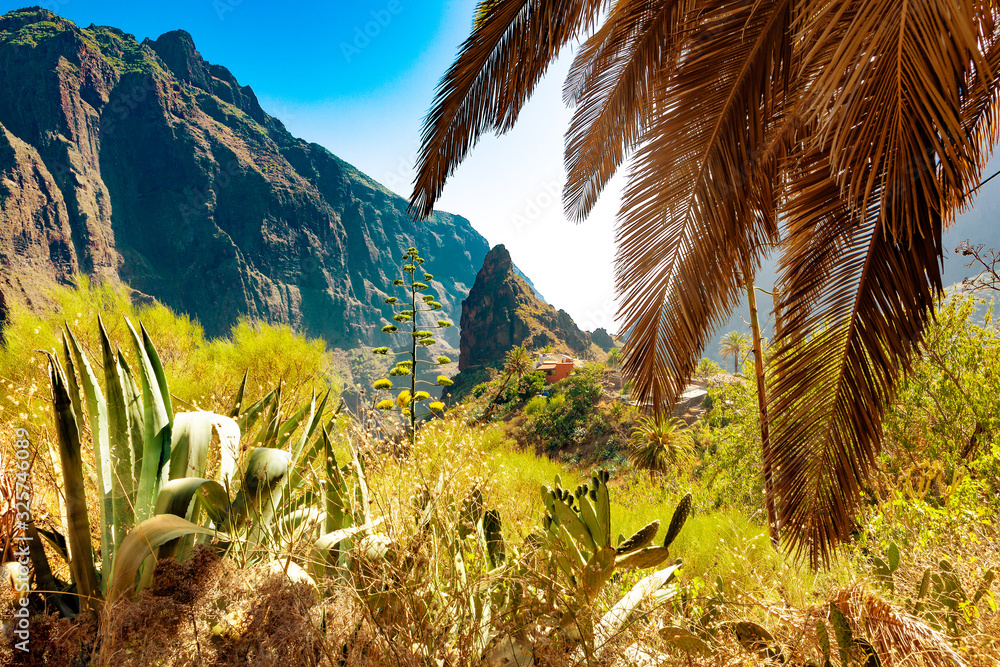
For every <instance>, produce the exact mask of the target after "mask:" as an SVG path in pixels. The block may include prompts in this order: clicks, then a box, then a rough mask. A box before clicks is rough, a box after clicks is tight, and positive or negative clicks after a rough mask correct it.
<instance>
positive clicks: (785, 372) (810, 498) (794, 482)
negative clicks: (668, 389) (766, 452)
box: [768, 151, 941, 565]
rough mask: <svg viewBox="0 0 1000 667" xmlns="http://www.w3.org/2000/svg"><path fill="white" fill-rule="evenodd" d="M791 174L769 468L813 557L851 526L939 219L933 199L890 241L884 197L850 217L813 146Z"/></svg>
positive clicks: (921, 299)
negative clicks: (904, 237)
mask: <svg viewBox="0 0 1000 667" xmlns="http://www.w3.org/2000/svg"><path fill="white" fill-rule="evenodd" d="M788 172H789V179H788V183H787V206H786V207H785V213H786V214H787V216H788V217H787V226H788V230H787V238H786V240H785V244H784V253H785V254H784V257H783V258H782V261H781V277H780V279H779V287H778V289H779V292H780V295H781V300H780V302H779V303H778V304H777V306H776V316H777V320H778V322H779V327H778V332H777V334H778V335H777V341H776V352H775V354H774V357H773V361H772V364H773V368H774V373H775V378H776V379H775V381H774V387H773V389H772V391H771V400H770V405H769V407H768V412H769V414H770V415H771V417H772V423H771V427H772V437H773V447H772V461H771V464H772V467H773V468H774V470H776V471H777V480H776V492H777V494H778V496H779V499H780V522H781V527H782V531H783V533H784V534H785V535H786V536H790V540H791V542H792V545H793V546H794V547H795V548H796V550H797V551H798V552H799V553H803V552H804V553H808V555H809V558H810V560H811V561H812V563H813V565H818V564H820V563H824V562H828V561H829V559H830V557H831V550H832V548H833V547H834V546H835V545H836V544H838V543H839V542H841V541H843V540H845V539H846V538H847V537H848V534H849V532H850V530H851V529H852V528H853V516H854V509H855V507H856V505H857V503H858V498H859V495H860V492H861V490H862V487H863V486H864V484H865V480H866V479H867V478H868V476H869V474H870V471H871V469H872V467H873V466H874V464H875V457H876V454H877V452H878V451H879V447H880V438H881V415H882V413H883V411H884V410H885V409H886V406H887V404H888V402H889V400H890V398H891V396H892V394H893V390H894V388H895V384H896V381H897V379H898V377H899V374H900V372H901V371H902V370H903V369H905V368H906V367H907V365H908V363H909V361H910V358H911V356H912V353H913V352H914V349H915V347H916V346H917V344H918V343H919V341H920V337H921V334H922V332H923V329H924V325H925V323H926V321H927V319H928V317H929V315H930V311H931V307H932V306H933V303H934V300H935V297H936V296H937V295H938V294H939V293H940V290H941V274H940V266H939V258H940V256H941V224H940V218H939V217H937V215H936V214H934V213H933V211H934V210H936V206H935V205H934V204H932V203H928V204H927V205H926V209H927V210H926V211H925V212H924V213H923V214H922V215H919V216H916V222H917V224H918V225H919V226H917V227H916V228H915V229H914V233H913V235H912V236H911V237H910V238H909V240H908V242H900V241H896V240H895V238H894V237H893V235H892V233H891V230H890V222H889V221H888V220H886V219H885V217H884V215H883V213H882V207H881V206H880V205H879V201H878V197H879V196H880V195H882V193H881V192H880V191H876V192H875V193H874V195H875V196H874V197H873V198H872V199H871V204H870V206H869V207H868V209H867V210H865V211H864V212H863V214H861V213H859V214H855V213H853V212H852V211H851V209H850V207H849V206H848V205H847V203H846V202H845V201H844V200H843V199H841V198H839V193H840V188H839V186H838V185H837V183H836V182H835V181H834V180H833V179H832V178H831V177H830V161H829V157H828V156H827V155H826V154H824V153H821V152H817V151H809V152H808V153H807V154H805V155H802V156H800V157H799V158H798V159H797V160H794V161H792V162H791V163H790V164H789V166H788ZM838 201H839V204H838V203H837V202H838ZM834 260H835V261H834Z"/></svg>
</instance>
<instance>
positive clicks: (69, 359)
mask: <svg viewBox="0 0 1000 667" xmlns="http://www.w3.org/2000/svg"><path fill="white" fill-rule="evenodd" d="M62 344H63V355H64V356H65V357H66V391H67V392H68V393H69V400H70V403H71V404H72V406H73V415H74V416H75V417H76V423H77V424H79V425H80V427H81V428H83V406H82V403H81V402H80V386H79V385H78V384H77V383H76V367H75V366H74V364H73V355H72V354H70V351H69V342H68V341H67V340H66V334H63V335H62Z"/></svg>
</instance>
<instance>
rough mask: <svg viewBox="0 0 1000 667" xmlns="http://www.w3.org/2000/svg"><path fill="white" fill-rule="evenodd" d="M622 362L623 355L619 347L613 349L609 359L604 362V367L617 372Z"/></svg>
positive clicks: (609, 353)
mask: <svg viewBox="0 0 1000 667" xmlns="http://www.w3.org/2000/svg"><path fill="white" fill-rule="evenodd" d="M621 362H622V353H621V350H619V349H618V348H617V347H613V348H611V351H610V352H608V356H607V358H606V359H605V360H604V367H605V368H607V369H608V370H609V371H617V370H618V368H619V366H620V365H621Z"/></svg>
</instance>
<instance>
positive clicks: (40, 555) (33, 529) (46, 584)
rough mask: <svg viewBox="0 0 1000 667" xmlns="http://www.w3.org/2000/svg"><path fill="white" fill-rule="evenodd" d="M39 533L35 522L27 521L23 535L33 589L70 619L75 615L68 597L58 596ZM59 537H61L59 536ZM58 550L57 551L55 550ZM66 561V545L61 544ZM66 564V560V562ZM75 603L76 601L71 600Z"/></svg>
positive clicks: (56, 586)
mask: <svg viewBox="0 0 1000 667" xmlns="http://www.w3.org/2000/svg"><path fill="white" fill-rule="evenodd" d="M40 533H41V531H39V530H38V528H37V526H35V522H34V521H33V520H31V519H29V520H28V523H27V525H26V526H25V530H24V534H25V536H26V537H27V538H28V555H29V557H30V558H31V567H32V568H33V569H34V571H35V587H36V589H37V590H38V591H39V592H43V591H44V592H43V593H42V594H43V595H44V596H45V599H46V600H47V601H49V602H50V603H53V606H55V607H58V609H59V612H60V613H61V614H62V615H63V616H65V617H66V618H69V619H72V618H73V617H74V616H75V615H76V614H75V612H74V610H73V609H72V608H71V607H70V600H69V599H68V597H69V596H63V595H60V594H59V592H58V591H59V586H58V585H57V583H56V578H55V577H54V576H53V575H52V568H51V567H50V566H49V558H48V556H46V555H45V546H44V545H43V544H42V541H41V540H40V539H39V534H40ZM50 535H51V533H50ZM60 537H61V536H60ZM57 550H58V549H57ZM60 555H62V557H63V559H66V543H65V541H63V543H62V551H61V554H60ZM67 562H68V560H67ZM73 602H74V603H75V602H76V600H73Z"/></svg>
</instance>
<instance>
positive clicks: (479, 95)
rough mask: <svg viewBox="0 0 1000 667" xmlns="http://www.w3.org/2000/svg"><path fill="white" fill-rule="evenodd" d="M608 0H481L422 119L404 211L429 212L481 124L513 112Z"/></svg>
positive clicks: (510, 119)
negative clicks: (417, 154) (413, 176)
mask: <svg viewBox="0 0 1000 667" xmlns="http://www.w3.org/2000/svg"><path fill="white" fill-rule="evenodd" d="M608 2H609V0H483V2H481V3H480V4H479V6H478V8H477V13H476V17H475V22H474V25H473V31H472V34H471V35H470V36H469V38H468V39H467V40H466V41H465V43H464V44H463V45H462V47H461V50H460V52H459V55H458V58H457V59H456V60H455V63H454V64H453V65H452V66H451V68H450V69H449V70H448V72H447V73H446V74H445V76H444V78H443V79H442V80H441V83H440V84H439V85H438V89H437V95H436V96H435V99H434V104H433V106H432V108H431V111H430V113H428V115H427V117H426V118H425V119H424V127H423V136H422V143H421V148H420V158H419V160H418V164H417V177H416V180H415V182H414V188H413V194H412V195H411V196H410V211H411V212H413V213H415V214H417V215H421V216H425V217H426V216H429V215H430V214H431V211H432V209H433V208H434V202H435V201H436V200H437V198H438V196H439V195H440V194H441V190H442V188H443V187H444V182H445V180H446V179H447V178H448V176H450V175H451V173H452V172H453V171H454V170H455V168H456V167H457V166H458V164H459V163H460V162H461V161H462V160H463V159H464V158H465V156H466V154H467V153H468V152H469V150H471V149H472V147H473V146H474V145H475V144H476V142H477V141H478V140H479V137H480V136H482V134H483V133H484V132H488V131H494V132H496V133H497V134H502V133H504V132H506V131H507V130H509V129H510V128H511V127H512V126H513V125H514V123H515V121H516V120H517V117H518V115H519V113H520V111H521V108H522V107H523V106H524V103H525V102H526V101H527V100H528V98H529V97H530V96H531V93H532V92H533V91H534V89H535V86H536V84H537V83H538V81H539V80H540V79H541V78H542V75H543V74H545V71H546V70H547V69H548V66H549V65H550V64H551V63H552V61H553V60H555V58H556V56H557V55H558V54H559V52H560V50H561V49H562V47H563V46H565V45H566V44H567V43H568V42H569V41H570V40H571V39H573V38H574V37H575V36H576V35H577V34H578V33H579V32H580V31H581V30H584V29H586V28H588V27H593V26H594V22H595V21H596V20H597V18H598V17H599V16H600V15H601V12H602V9H603V8H604V7H605V6H606V5H607V4H608Z"/></svg>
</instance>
